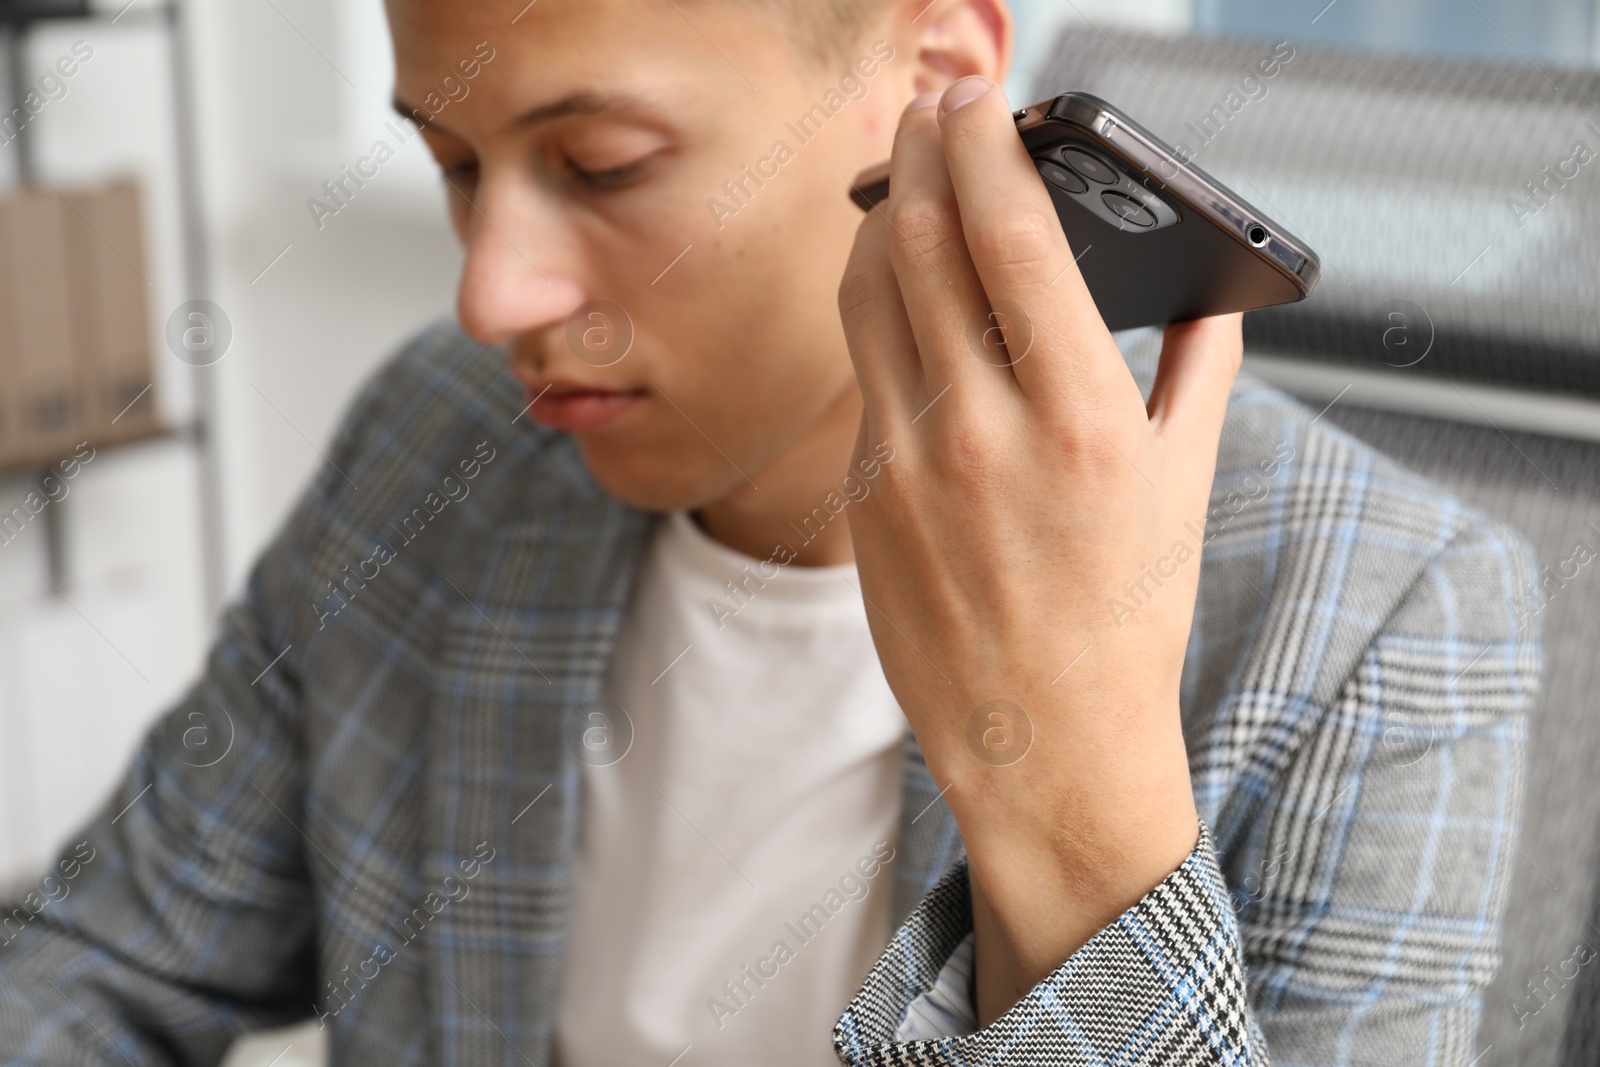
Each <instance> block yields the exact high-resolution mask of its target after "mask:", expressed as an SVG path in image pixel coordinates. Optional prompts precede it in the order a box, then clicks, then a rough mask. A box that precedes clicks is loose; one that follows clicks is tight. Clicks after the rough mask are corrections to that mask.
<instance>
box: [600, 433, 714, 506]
mask: <svg viewBox="0 0 1600 1067" xmlns="http://www.w3.org/2000/svg"><path fill="white" fill-rule="evenodd" d="M578 446H579V449H580V450H581V451H582V453H583V462H584V465H585V466H586V467H588V468H589V474H590V475H591V476H592V477H593V478H594V480H595V482H596V483H598V484H599V486H600V488H601V489H604V490H605V491H606V493H607V494H608V495H610V496H612V497H615V498H616V499H618V500H620V501H622V502H623V503H624V504H628V505H630V506H631V507H636V508H641V509H643V510H645V511H693V510H695V509H697V508H702V507H705V506H706V505H707V504H711V503H713V502H715V501H717V500H720V499H722V498H723V497H724V496H727V495H728V493H730V492H732V491H733V490H734V489H736V488H737V487H738V486H740V485H744V484H745V481H744V479H743V478H742V477H741V476H740V475H739V472H738V471H736V470H733V469H732V468H731V467H729V466H728V464H727V462H726V461H725V460H723V459H722V457H720V456H716V455H713V456H712V457H711V459H710V463H714V464H715V467H712V466H710V465H709V464H708V463H707V461H706V460H705V458H704V457H703V456H701V455H700V454H699V453H698V451H697V452H696V453H695V454H693V455H684V454H681V453H679V452H678V451H677V450H674V449H653V450H650V451H649V452H646V451H645V450H643V449H640V448H607V447H604V446H598V445H593V444H586V443H584V442H583V441H582V440H580V441H579V443H578Z"/></svg>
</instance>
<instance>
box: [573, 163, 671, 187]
mask: <svg viewBox="0 0 1600 1067" xmlns="http://www.w3.org/2000/svg"><path fill="white" fill-rule="evenodd" d="M650 160H651V157H650V156H645V157H644V158H643V159H636V160H634V161H633V162H632V163H625V164H623V165H622V166H620V167H607V168H606V169H605V170H585V169H584V168H583V167H580V166H578V165H577V164H576V163H573V162H571V161H570V160H569V161H568V163H567V165H568V166H569V167H571V168H572V176H573V178H575V179H576V180H577V181H578V183H579V184H580V185H583V186H584V187H585V188H587V189H590V190H592V191H594V192H598V193H610V192H616V191H617V190H619V189H625V188H627V187H628V186H630V185H632V184H634V183H635V182H637V181H639V180H640V179H641V178H642V177H644V172H645V170H646V169H647V168H648V166H649V164H650Z"/></svg>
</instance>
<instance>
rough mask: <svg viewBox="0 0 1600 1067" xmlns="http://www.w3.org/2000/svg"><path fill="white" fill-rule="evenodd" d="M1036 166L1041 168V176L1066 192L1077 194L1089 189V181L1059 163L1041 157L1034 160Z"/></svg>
mask: <svg viewBox="0 0 1600 1067" xmlns="http://www.w3.org/2000/svg"><path fill="white" fill-rule="evenodd" d="M1034 166H1036V167H1038V168H1039V175H1040V177H1042V178H1044V180H1045V181H1047V182H1049V183H1050V184H1051V185H1054V186H1055V187H1056V188H1058V189H1060V190H1062V191H1064V192H1068V193H1074V194H1076V193H1086V192H1088V191H1089V183H1088V182H1086V181H1084V180H1083V179H1082V178H1080V177H1078V175H1077V174H1076V173H1074V172H1073V171H1070V170H1068V169H1067V168H1066V167H1063V166H1062V165H1061V164H1059V163H1055V162H1052V161H1051V160H1048V159H1039V160H1035V161H1034Z"/></svg>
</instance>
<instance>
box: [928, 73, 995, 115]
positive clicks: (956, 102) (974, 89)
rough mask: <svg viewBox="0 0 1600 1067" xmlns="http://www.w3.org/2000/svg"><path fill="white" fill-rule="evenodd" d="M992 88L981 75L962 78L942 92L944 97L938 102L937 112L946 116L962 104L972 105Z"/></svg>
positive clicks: (990, 83)
mask: <svg viewBox="0 0 1600 1067" xmlns="http://www.w3.org/2000/svg"><path fill="white" fill-rule="evenodd" d="M993 87H994V84H993V83H992V82H990V81H989V79H988V78H985V77H984V76H983V75H981V74H973V75H970V76H968V77H965V78H962V79H961V80H960V81H958V82H956V83H955V84H953V85H951V86H950V88H948V89H946V90H945V91H944V97H943V98H942V99H941V100H940V101H939V110H940V111H941V112H943V113H944V114H946V115H948V114H950V112H952V111H954V110H955V109H956V108H958V107H961V106H962V105H963V104H970V103H972V102H973V101H974V100H976V99H978V97H980V96H982V95H983V94H984V93H986V92H988V91H989V90H990V89H992V88H993Z"/></svg>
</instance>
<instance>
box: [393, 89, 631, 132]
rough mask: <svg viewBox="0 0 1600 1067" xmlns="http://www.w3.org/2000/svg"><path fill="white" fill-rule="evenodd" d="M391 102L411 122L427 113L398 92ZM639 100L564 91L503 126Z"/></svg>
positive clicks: (519, 125) (520, 127)
mask: <svg viewBox="0 0 1600 1067" xmlns="http://www.w3.org/2000/svg"><path fill="white" fill-rule="evenodd" d="M391 103H392V104H393V106H394V109H395V111H396V112H398V113H399V115H400V117H401V118H403V119H410V120H411V121H413V122H417V121H418V120H417V116H416V114H415V112H418V111H422V112H423V113H424V114H426V113H427V112H426V110H425V109H424V108H421V107H415V106H413V105H412V104H410V103H408V102H407V101H405V100H402V99H401V98H400V97H398V96H396V97H395V98H394V100H393V101H391ZM639 103H641V100H640V98H639V97H636V96H629V95H625V94H613V95H609V96H601V95H599V94H597V93H591V92H576V93H568V94H567V95H566V96H563V97H561V98H560V99H559V100H553V101H551V102H550V103H548V104H539V105H538V106H536V107H531V108H529V109H528V110H527V111H524V112H523V113H522V114H520V115H518V116H517V117H516V118H514V119H512V120H511V122H510V123H509V124H508V125H507V129H508V130H525V129H527V128H529V127H531V126H538V125H540V124H541V123H546V122H553V121H555V120H556V119H561V118H566V117H568V116H570V115H597V114H601V113H603V112H607V111H617V110H621V109H622V108H624V107H628V106H633V105H637V104H639ZM418 125H419V126H422V127H426V126H428V125H429V123H428V122H419V123H418Z"/></svg>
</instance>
